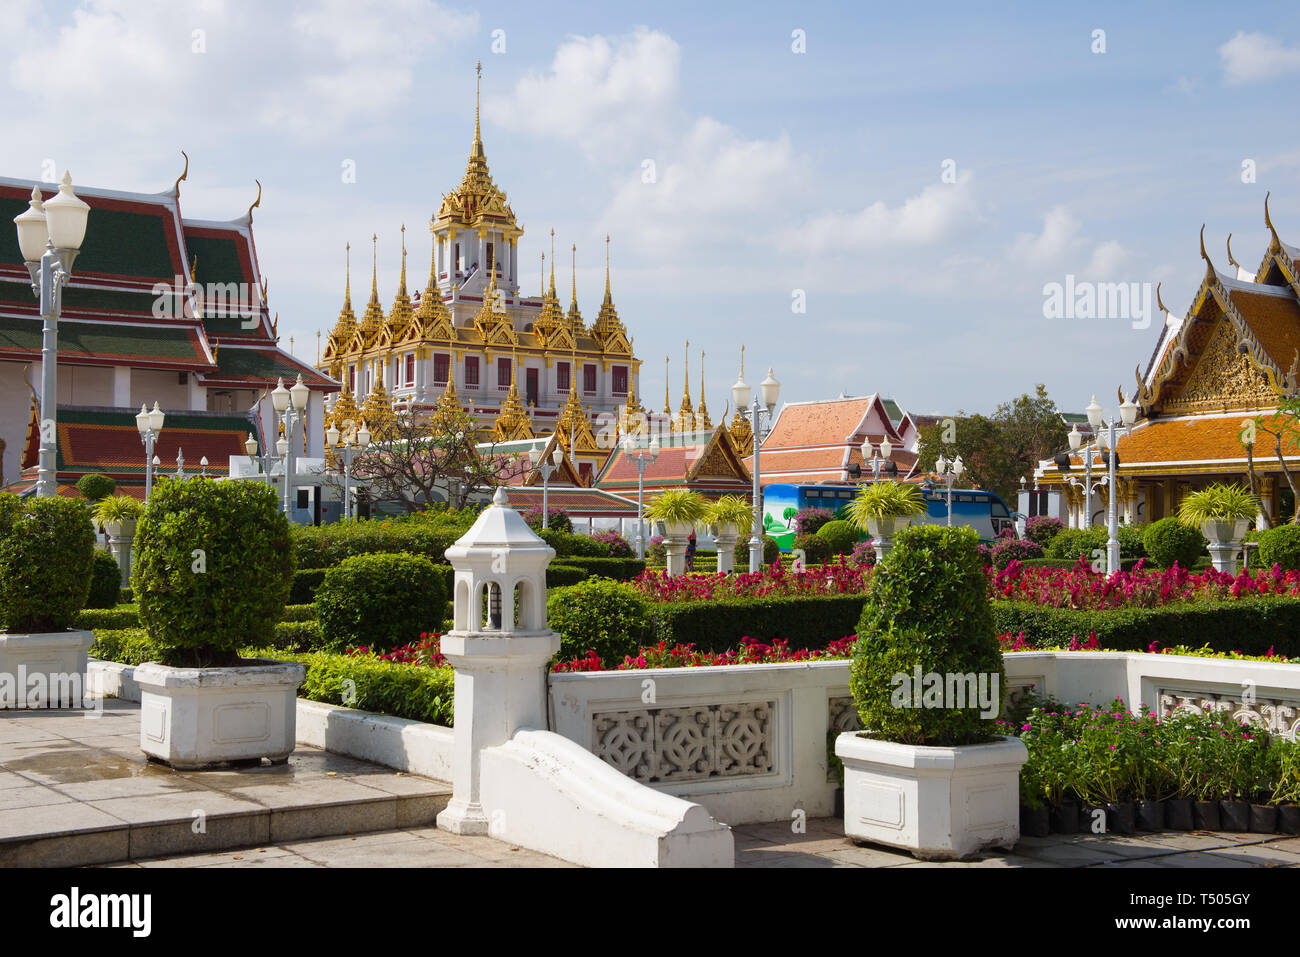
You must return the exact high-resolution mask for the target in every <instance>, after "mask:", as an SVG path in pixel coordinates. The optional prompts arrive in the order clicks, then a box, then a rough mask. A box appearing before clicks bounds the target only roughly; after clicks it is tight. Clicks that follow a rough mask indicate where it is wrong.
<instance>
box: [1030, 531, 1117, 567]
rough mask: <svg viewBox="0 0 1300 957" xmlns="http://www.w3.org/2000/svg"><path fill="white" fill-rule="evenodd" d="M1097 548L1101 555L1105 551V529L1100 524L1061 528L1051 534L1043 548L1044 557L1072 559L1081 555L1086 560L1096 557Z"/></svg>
mask: <svg viewBox="0 0 1300 957" xmlns="http://www.w3.org/2000/svg"><path fill="white" fill-rule="evenodd" d="M1097 549H1101V551H1100V552H1099V553H1098V554H1100V555H1102V556H1104V555H1105V553H1106V529H1104V528H1102V527H1100V526H1093V527H1091V528H1063V529H1061V530H1060V531H1059V532H1057V533H1056V534H1055V535H1054V536H1052V540H1051V541H1050V542H1048V543H1047V546H1046V547H1045V548H1044V549H1043V557H1044V558H1056V559H1064V560H1066V561H1074V560H1075V559H1077V558H1078V557H1079V556H1081V555H1082V556H1083V557H1084V558H1086V559H1088V561H1090V562H1091V561H1093V559H1095V558H1096V557H1097V555H1094V554H1093V552H1095V551H1096V550H1097Z"/></svg>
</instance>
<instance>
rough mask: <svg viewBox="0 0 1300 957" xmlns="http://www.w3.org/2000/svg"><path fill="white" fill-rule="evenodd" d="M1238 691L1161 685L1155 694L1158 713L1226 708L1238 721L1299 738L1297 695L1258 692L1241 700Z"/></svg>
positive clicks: (1292, 738) (1204, 712)
mask: <svg viewBox="0 0 1300 957" xmlns="http://www.w3.org/2000/svg"><path fill="white" fill-rule="evenodd" d="M1241 698H1242V696H1241V695H1221V694H1215V693H1213V692H1208V691H1186V690H1179V689H1177V688H1164V689H1161V690H1160V692H1159V696H1158V699H1157V700H1158V701H1159V702H1160V714H1161V716H1164V715H1168V714H1172V713H1173V712H1175V711H1177V710H1179V709H1186V710H1188V711H1191V712H1194V713H1195V714H1207V713H1209V712H1211V711H1227V712H1231V714H1232V716H1233V717H1234V718H1236V719H1237V720H1238V721H1240V722H1242V723H1243V724H1245V723H1250V724H1253V725H1255V726H1256V727H1258V728H1262V729H1264V730H1267V731H1268V732H1269V733H1270V734H1273V735H1276V736H1278V737H1282V738H1289V739H1290V740H1292V741H1300V698H1293V699H1279V698H1269V697H1266V696H1261V697H1259V698H1256V699H1255V700H1254V701H1242V700H1241Z"/></svg>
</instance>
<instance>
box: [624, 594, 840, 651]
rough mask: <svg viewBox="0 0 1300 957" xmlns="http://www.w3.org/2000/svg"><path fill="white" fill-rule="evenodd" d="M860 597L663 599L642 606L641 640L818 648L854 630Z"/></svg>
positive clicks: (714, 647)
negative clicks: (743, 641) (745, 640)
mask: <svg viewBox="0 0 1300 957" xmlns="http://www.w3.org/2000/svg"><path fill="white" fill-rule="evenodd" d="M865 600H866V596H865V595H828V596H826V597H824V598H823V597H816V598H807V597H802V596H797V597H785V598H734V599H724V600H721V601H711V602H663V603H660V604H652V605H650V606H649V607H648V608H647V634H646V635H645V639H646V643H647V644H654V643H657V642H660V641H667V642H669V643H670V644H692V645H694V646H695V647H696V648H698V649H699V650H700V651H725V650H727V649H728V648H735V647H736V646H737V645H739V644H740V640H741V639H742V638H745V637H749V638H753V639H754V640H755V641H762V642H770V641H771V640H772V639H774V638H782V639H786V640H789V641H792V642H794V643H796V644H798V646H799V647H807V648H819V647H821V646H822V645H825V644H826V643H827V642H830V641H835V640H837V639H839V638H843V637H844V636H845V635H852V634H854V633H855V632H856V631H857V627H858V619H859V618H860V617H861V616H862V606H863V603H864V602H865ZM633 651H635V649H633Z"/></svg>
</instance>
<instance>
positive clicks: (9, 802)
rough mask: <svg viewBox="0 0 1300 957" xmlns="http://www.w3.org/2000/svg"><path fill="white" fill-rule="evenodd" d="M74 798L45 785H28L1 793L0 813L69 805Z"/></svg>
mask: <svg viewBox="0 0 1300 957" xmlns="http://www.w3.org/2000/svg"><path fill="white" fill-rule="evenodd" d="M72 800H73V798H71V797H69V796H68V795H66V794H60V793H59V792H58V791H55V790H54V789H53V788H47V787H46V786H45V785H43V784H32V783H30V782H29V783H28V784H27V785H26V786H25V787H13V788H5V789H4V790H3V791H0V811H14V810H18V809H19V808H25V807H47V806H49V805H51V804H67V803H69V802H70V801H72Z"/></svg>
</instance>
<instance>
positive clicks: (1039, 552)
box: [980, 538, 1043, 568]
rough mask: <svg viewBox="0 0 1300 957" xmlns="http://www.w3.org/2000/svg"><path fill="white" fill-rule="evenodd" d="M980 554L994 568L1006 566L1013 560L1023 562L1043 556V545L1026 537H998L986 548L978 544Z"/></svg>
mask: <svg viewBox="0 0 1300 957" xmlns="http://www.w3.org/2000/svg"><path fill="white" fill-rule="evenodd" d="M980 549H981V552H980V554H981V555H983V556H986V557H987V559H988V563H989V564H990V565H992V566H993V567H994V568H1006V567H1007V566H1008V565H1010V564H1011V563H1012V562H1013V561H1017V562H1025V561H1031V560H1033V559H1035V558H1042V557H1043V546H1041V545H1039V544H1038V543H1037V542H1035V541H1031V540H1030V539H1028V538H999V539H998V540H997V541H996V542H994V543H993V545H991V546H990V547H988V548H984V546H982V545H981V546H980Z"/></svg>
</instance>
